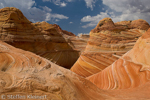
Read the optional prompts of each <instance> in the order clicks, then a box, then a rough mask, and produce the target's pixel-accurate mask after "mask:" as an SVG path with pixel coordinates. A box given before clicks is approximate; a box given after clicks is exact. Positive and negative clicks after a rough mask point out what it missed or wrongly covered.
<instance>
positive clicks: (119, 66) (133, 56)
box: [87, 29, 150, 91]
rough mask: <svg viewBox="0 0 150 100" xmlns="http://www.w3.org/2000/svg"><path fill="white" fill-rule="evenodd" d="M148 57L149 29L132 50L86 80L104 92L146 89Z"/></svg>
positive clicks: (149, 66) (149, 62) (149, 80)
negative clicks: (104, 90)
mask: <svg viewBox="0 0 150 100" xmlns="http://www.w3.org/2000/svg"><path fill="white" fill-rule="evenodd" d="M149 55H150V29H149V30H148V31H147V32H146V33H144V34H143V35H142V37H140V38H139V39H138V40H137V42H136V44H135V45H134V47H133V49H131V50H130V51H129V52H127V53H126V54H125V55H123V56H122V57H120V59H118V60H117V61H115V62H114V63H113V64H112V65H110V66H109V67H107V68H106V69H104V70H103V71H101V72H99V73H97V74H94V75H92V76H89V77H88V78H87V79H88V80H90V81H91V82H93V83H94V84H95V85H97V86H98V87H99V88H101V89H106V90H109V89H110V90H114V89H130V88H137V87H138V88H141V87H143V88H145V89H146V85H147V84H149V83H150V61H149V60H150V56H149ZM148 89H149V88H148ZM142 91H143V90H142Z"/></svg>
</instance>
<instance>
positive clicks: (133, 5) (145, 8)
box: [81, 0, 150, 28]
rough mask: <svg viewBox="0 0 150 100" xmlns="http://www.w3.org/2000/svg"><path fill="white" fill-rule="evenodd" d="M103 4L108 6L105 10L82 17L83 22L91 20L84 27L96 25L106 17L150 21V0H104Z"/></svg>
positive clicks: (117, 19)
mask: <svg viewBox="0 0 150 100" xmlns="http://www.w3.org/2000/svg"><path fill="white" fill-rule="evenodd" d="M103 4H104V5H106V6H107V7H108V8H107V10H106V11H105V12H100V13H99V14H97V15H96V16H89V15H88V16H85V17H83V18H82V19H81V22H89V23H88V24H86V25H84V26H82V27H83V28H87V27H93V26H96V25H97V23H98V22H99V21H100V20H101V19H103V18H105V17H110V18H112V20H113V21H114V22H118V21H123V20H135V19H144V20H146V21H147V22H149V23H150V18H149V16H150V6H149V4H150V0H142V1H140V0H103Z"/></svg>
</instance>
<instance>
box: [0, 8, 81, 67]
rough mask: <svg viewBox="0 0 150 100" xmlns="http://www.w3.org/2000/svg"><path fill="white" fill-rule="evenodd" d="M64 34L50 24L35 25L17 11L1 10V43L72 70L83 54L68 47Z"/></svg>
mask: <svg viewBox="0 0 150 100" xmlns="http://www.w3.org/2000/svg"><path fill="white" fill-rule="evenodd" d="M61 31H62V32H63V30H61ZM62 32H60V30H58V28H56V25H52V24H49V23H46V22H37V23H31V22H30V21H29V20H28V19H27V18H26V17H25V16H24V15H23V14H22V12H21V11H20V10H19V9H17V8H14V7H10V8H9V7H6V8H3V9H0V40H2V41H5V42H7V43H9V44H11V45H13V46H15V47H17V48H21V49H23V50H27V51H31V52H34V53H36V54H38V55H40V56H42V57H44V58H47V59H48V60H50V61H52V62H54V63H56V64H58V65H60V66H63V67H66V68H70V67H71V66H72V65H73V64H74V63H75V61H76V60H77V59H78V57H79V51H77V50H74V49H73V48H72V47H71V46H70V45H69V44H68V42H67V41H66V40H65V38H64V37H63V36H62V34H64V33H62ZM66 33H67V34H71V33H69V32H66V31H65V34H66ZM64 58H65V59H64Z"/></svg>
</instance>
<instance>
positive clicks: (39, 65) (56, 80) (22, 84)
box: [0, 41, 113, 100]
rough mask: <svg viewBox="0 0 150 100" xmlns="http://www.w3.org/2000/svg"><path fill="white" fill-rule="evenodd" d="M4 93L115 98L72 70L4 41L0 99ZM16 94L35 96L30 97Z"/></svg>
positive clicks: (51, 99) (49, 99) (62, 99)
mask: <svg viewBox="0 0 150 100" xmlns="http://www.w3.org/2000/svg"><path fill="white" fill-rule="evenodd" d="M4 95H5V96H6V98H5V100H9V97H7V95H13V96H15V95H20V96H27V95H33V96H34V95H37V96H42V95H46V98H44V99H42V100H90V99H91V100H99V99H101V100H105V99H110V100H111V99H113V97H111V96H109V94H107V93H105V92H104V91H103V90H99V89H98V88H97V87H96V86H95V85H93V84H92V83H91V82H90V81H88V80H86V79H84V78H81V77H80V76H78V75H76V74H74V73H73V72H71V71H70V70H67V69H64V68H62V67H59V66H58V65H56V64H54V63H52V62H50V61H49V60H47V59H45V58H41V57H40V56H37V55H35V54H33V53H31V52H28V51H23V50H21V49H16V48H14V47H12V46H10V45H8V44H6V43H4V42H2V41H0V99H3V97H4ZM2 96H3V97H2ZM15 98H16V99H15V100H17V99H18V100H33V99H32V98H30V99H28V98H27V97H22V99H21V97H20V98H19V97H18V98H17V97H15ZM36 100H41V99H36Z"/></svg>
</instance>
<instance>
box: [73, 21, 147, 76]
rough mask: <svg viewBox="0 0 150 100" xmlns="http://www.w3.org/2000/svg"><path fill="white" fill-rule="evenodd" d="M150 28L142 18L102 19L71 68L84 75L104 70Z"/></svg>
mask: <svg viewBox="0 0 150 100" xmlns="http://www.w3.org/2000/svg"><path fill="white" fill-rule="evenodd" d="M148 28H149V24H148V23H147V22H146V21H144V20H141V19H139V20H134V21H122V22H117V23H114V22H113V21H112V20H111V19H110V18H104V19H102V20H101V21H100V22H99V23H98V25H97V26H96V27H95V29H93V30H91V32H90V39H89V41H88V45H87V46H86V49H85V51H84V52H83V53H82V54H81V55H80V58H79V59H78V60H77V62H76V63H75V64H74V65H73V67H72V68H71V70H72V71H73V72H75V73H77V74H78V75H81V76H83V77H88V76H90V75H93V74H95V73H98V72H100V71H102V70H103V69H105V68H106V67H108V66H109V65H111V64H112V63H113V62H114V61H116V60H117V59H119V58H120V57H121V56H122V55H123V54H125V53H126V52H127V51H129V50H130V49H132V47H133V46H134V44H135V42H136V40H137V39H138V38H139V37H140V36H141V35H142V34H143V33H144V32H145V31H146V30H147V29H148Z"/></svg>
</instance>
